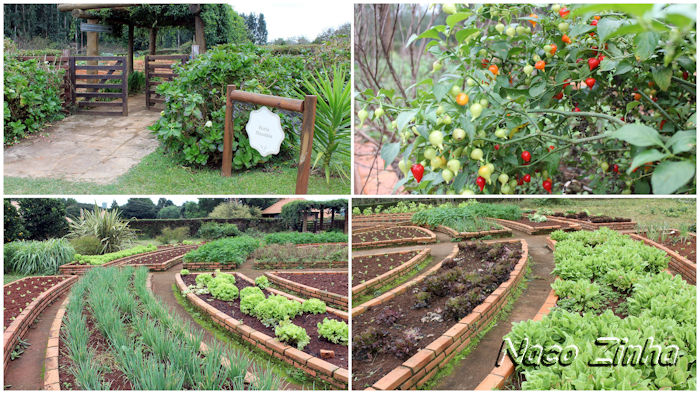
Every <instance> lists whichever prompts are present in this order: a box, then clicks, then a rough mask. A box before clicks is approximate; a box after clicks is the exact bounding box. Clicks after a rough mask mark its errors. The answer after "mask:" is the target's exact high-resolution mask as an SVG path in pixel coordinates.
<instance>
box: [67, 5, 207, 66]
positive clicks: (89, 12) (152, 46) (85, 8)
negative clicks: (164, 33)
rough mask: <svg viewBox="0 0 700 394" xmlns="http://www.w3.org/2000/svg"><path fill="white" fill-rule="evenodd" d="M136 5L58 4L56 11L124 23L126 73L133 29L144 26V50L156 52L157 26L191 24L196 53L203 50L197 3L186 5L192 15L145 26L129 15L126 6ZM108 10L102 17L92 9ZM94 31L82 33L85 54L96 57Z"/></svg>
mask: <svg viewBox="0 0 700 394" xmlns="http://www.w3.org/2000/svg"><path fill="white" fill-rule="evenodd" d="M139 5H140V4H59V5H58V10H59V11H62V12H70V13H71V14H72V15H73V17H74V18H79V19H86V20H87V22H88V23H90V24H98V23H99V22H103V23H107V24H109V25H126V26H128V28H129V33H128V54H127V70H128V72H129V73H132V72H134V28H135V27H139V28H144V29H148V30H149V33H150V34H149V43H148V52H149V54H150V55H155V54H156V37H157V35H158V28H160V27H166V26H187V25H191V23H194V31H195V33H194V43H195V45H197V46H198V53H204V52H206V41H205V38H204V21H203V20H202V18H201V16H200V13H201V12H202V5H201V4H190V5H189V11H190V13H191V14H192V18H191V19H189V18H188V19H187V20H185V19H173V20H171V21H167V22H165V23H162V24H161V25H159V26H153V25H148V24H146V23H143V22H141V21H138V20H133V19H132V18H130V17H129V7H137V6H139ZM99 9H111V10H113V11H114V12H112V13H111V15H110V16H108V17H105V16H103V15H100V14H98V13H95V12H94V11H95V10H99ZM98 34H99V33H97V32H86V38H87V56H99V40H98Z"/></svg>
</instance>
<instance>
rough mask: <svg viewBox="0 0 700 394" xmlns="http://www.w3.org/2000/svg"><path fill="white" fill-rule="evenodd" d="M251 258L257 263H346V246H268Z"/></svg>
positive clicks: (260, 249) (257, 251) (258, 250)
mask: <svg viewBox="0 0 700 394" xmlns="http://www.w3.org/2000/svg"><path fill="white" fill-rule="evenodd" d="M252 257H253V258H254V259H255V261H256V262H258V263H299V265H304V263H314V262H329V263H331V262H336V261H348V247H347V246H346V245H324V246H316V247H309V248H298V247H296V246H295V245H291V244H286V245H270V246H263V247H261V248H259V249H257V250H256V251H255V252H254V253H253V255H252Z"/></svg>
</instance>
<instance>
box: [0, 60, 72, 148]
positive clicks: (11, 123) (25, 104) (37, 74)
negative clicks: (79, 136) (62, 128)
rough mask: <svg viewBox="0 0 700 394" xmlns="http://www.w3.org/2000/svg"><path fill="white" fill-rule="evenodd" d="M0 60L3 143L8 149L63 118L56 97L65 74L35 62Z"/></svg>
mask: <svg viewBox="0 0 700 394" xmlns="http://www.w3.org/2000/svg"><path fill="white" fill-rule="evenodd" d="M4 59H5V66H4V94H5V102H4V115H3V120H4V123H5V127H4V133H5V134H4V143H5V145H11V144H14V143H16V142H18V141H19V140H21V139H22V138H25V137H27V136H28V135H30V134H32V133H35V132H37V131H39V130H41V128H42V127H44V126H45V125H46V124H47V123H50V122H54V121H57V120H60V119H62V118H63V114H62V112H61V105H62V103H61V96H60V94H61V84H62V83H63V74H64V73H65V70H63V69H62V68H59V67H54V66H53V65H50V64H46V63H45V62H43V61H41V60H38V59H30V60H26V61H19V60H17V58H15V57H13V56H5V57H4Z"/></svg>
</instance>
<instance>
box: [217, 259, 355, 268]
mask: <svg viewBox="0 0 700 394" xmlns="http://www.w3.org/2000/svg"><path fill="white" fill-rule="evenodd" d="M253 266H254V267H255V268H256V269H273V270H291V269H297V268H299V267H300V266H303V267H304V268H324V269H338V268H347V267H348V262H347V261H311V262H306V263H300V262H282V261H278V262H275V263H269V262H268V263H263V262H260V261H257V260H253ZM230 269H235V268H230Z"/></svg>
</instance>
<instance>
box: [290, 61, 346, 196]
mask: <svg viewBox="0 0 700 394" xmlns="http://www.w3.org/2000/svg"><path fill="white" fill-rule="evenodd" d="M329 74H330V73H329V72H328V71H324V72H317V73H316V76H313V75H312V76H311V79H305V80H304V82H303V89H304V90H305V91H306V92H301V91H300V92H299V94H300V95H302V96H303V95H304V94H312V95H315V96H316V97H317V98H318V101H317V104H316V125H315V126H316V127H315V130H314V143H313V151H314V153H315V154H316V159H315V160H314V163H313V167H314V168H316V167H317V166H318V165H319V163H320V165H321V168H323V170H324V172H325V174H326V181H327V182H328V181H330V176H331V174H336V175H339V176H340V177H341V178H344V179H349V178H350V175H349V172H348V169H349V168H350V124H351V121H350V96H351V93H350V92H351V89H350V80H349V78H348V72H347V70H346V68H345V67H344V66H336V67H335V68H334V69H333V75H332V77H331V75H329Z"/></svg>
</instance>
